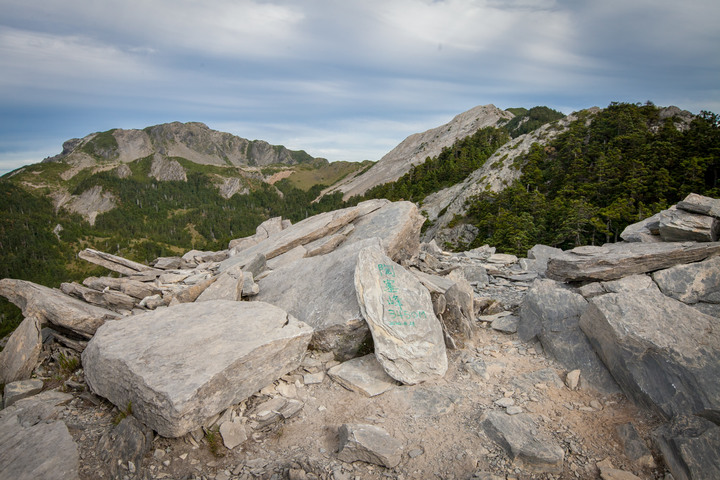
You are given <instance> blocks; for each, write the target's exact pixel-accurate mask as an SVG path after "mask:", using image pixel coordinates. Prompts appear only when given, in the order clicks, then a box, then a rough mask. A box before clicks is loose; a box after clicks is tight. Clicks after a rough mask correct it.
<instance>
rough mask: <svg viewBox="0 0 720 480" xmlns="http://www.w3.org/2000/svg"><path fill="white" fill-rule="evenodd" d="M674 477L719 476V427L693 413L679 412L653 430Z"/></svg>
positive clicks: (677, 479)
mask: <svg viewBox="0 0 720 480" xmlns="http://www.w3.org/2000/svg"><path fill="white" fill-rule="evenodd" d="M652 436H653V440H654V441H655V444H656V445H657V446H658V448H659V449H660V451H661V452H662V455H663V458H664V460H665V463H666V464H667V466H668V468H669V469H670V472H671V473H672V475H673V478H674V479H675V480H696V479H697V480H701V479H702V480H714V479H717V478H720V456H719V455H718V452H720V426H718V425H717V424H715V423H713V422H711V421H709V420H707V419H705V418H702V417H696V416H693V415H683V416H679V417H677V418H675V419H674V420H673V421H672V422H670V423H667V424H665V425H662V426H661V427H659V428H657V429H656V430H655V431H654V432H653V435H652Z"/></svg>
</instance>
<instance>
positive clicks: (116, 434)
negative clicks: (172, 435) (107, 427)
mask: <svg viewBox="0 0 720 480" xmlns="http://www.w3.org/2000/svg"><path fill="white" fill-rule="evenodd" d="M153 437H154V435H153V432H152V430H150V429H149V428H148V427H146V426H145V425H143V424H142V423H140V422H139V421H138V420H137V419H136V418H135V417H133V416H132V415H128V416H126V417H125V418H123V419H122V420H121V421H120V423H118V424H117V425H116V426H115V427H113V429H112V430H111V431H109V432H108V433H107V434H106V435H103V437H102V438H101V439H100V442H99V443H98V450H97V452H98V456H99V457H100V459H101V460H102V461H103V462H105V465H107V468H108V471H109V472H110V474H111V475H112V476H113V477H119V476H122V475H119V474H121V473H123V471H124V469H123V467H128V465H129V463H130V462H132V464H133V465H134V466H135V467H137V468H139V467H140V465H142V459H143V457H144V456H145V454H146V453H147V452H148V450H150V446H151V445H152V441H153ZM121 465H122V467H121Z"/></svg>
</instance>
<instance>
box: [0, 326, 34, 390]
mask: <svg viewBox="0 0 720 480" xmlns="http://www.w3.org/2000/svg"><path fill="white" fill-rule="evenodd" d="M41 350H42V336H41V335H40V322H39V321H38V319H37V318H35V317H28V318H26V319H24V320H23V321H22V322H21V323H20V325H19V326H18V327H17V328H16V329H15V331H14V332H13V333H12V335H10V339H9V340H8V342H7V344H6V345H5V348H3V351H2V352H0V383H3V384H6V383H11V382H14V381H16V380H25V379H27V378H30V374H31V373H32V371H33V370H34V369H35V367H36V366H37V363H38V358H39V356H40V351H41Z"/></svg>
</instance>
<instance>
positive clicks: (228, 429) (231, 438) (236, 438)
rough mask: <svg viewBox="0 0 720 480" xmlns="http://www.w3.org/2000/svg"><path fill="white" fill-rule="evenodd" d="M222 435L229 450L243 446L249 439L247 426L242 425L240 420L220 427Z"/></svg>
mask: <svg viewBox="0 0 720 480" xmlns="http://www.w3.org/2000/svg"><path fill="white" fill-rule="evenodd" d="M220 435H222V439H223V444H224V445H225V447H226V448H227V449H228V450H232V449H233V448H235V447H237V446H238V445H241V444H243V443H244V442H245V441H246V440H247V439H248V436H247V431H246V430H245V425H243V424H242V422H241V421H240V419H239V418H236V419H235V420H232V421H227V422H223V423H222V425H220Z"/></svg>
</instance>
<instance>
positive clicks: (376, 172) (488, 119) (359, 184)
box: [330, 105, 514, 200]
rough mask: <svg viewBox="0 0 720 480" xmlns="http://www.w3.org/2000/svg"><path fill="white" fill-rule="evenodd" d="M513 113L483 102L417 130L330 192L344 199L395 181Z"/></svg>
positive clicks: (510, 116) (506, 118)
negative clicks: (429, 158)
mask: <svg viewBox="0 0 720 480" xmlns="http://www.w3.org/2000/svg"><path fill="white" fill-rule="evenodd" d="M513 116H514V115H513V114H512V113H510V112H507V111H505V110H500V109H499V108H497V107H496V106H495V105H481V106H478V107H475V108H472V109H470V110H468V111H467V112H464V113H461V114H459V115H457V116H456V117H455V118H453V119H452V120H451V121H450V122H448V123H446V124H444V125H441V126H439V127H436V128H431V129H430V130H427V131H425V132H422V133H415V134H413V135H410V136H409V137H407V138H406V139H405V140H403V141H402V142H401V143H400V144H399V145H398V146H397V147H395V148H394V149H392V150H391V151H390V152H388V153H387V154H386V155H385V156H384V157H383V158H381V159H380V161H379V162H378V163H376V164H375V165H374V166H373V167H372V168H370V169H369V170H368V171H367V172H365V173H364V174H362V175H359V176H357V177H354V178H349V179H348V180H347V181H345V182H344V183H341V184H339V185H337V186H335V187H333V189H332V190H330V192H333V191H339V192H342V193H343V198H344V199H346V200H347V199H348V198H350V197H352V196H354V195H362V194H363V193H365V192H366V191H367V190H369V189H370V188H372V187H374V186H376V185H381V184H383V183H388V182H393V181H395V180H397V179H398V178H400V177H402V176H403V175H405V174H406V173H407V172H408V171H410V169H411V168H412V167H413V166H415V165H418V164H420V163H423V162H424V161H425V160H426V159H427V158H428V157H435V156H437V155H439V154H440V152H442V149H443V148H445V147H449V146H451V145H452V144H453V143H455V142H456V141H458V140H460V139H462V138H465V137H467V136H468V135H472V134H473V133H475V132H477V131H478V130H480V129H481V128H484V127H489V126H492V125H496V124H497V123H498V121H499V120H509V119H511V118H513Z"/></svg>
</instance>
